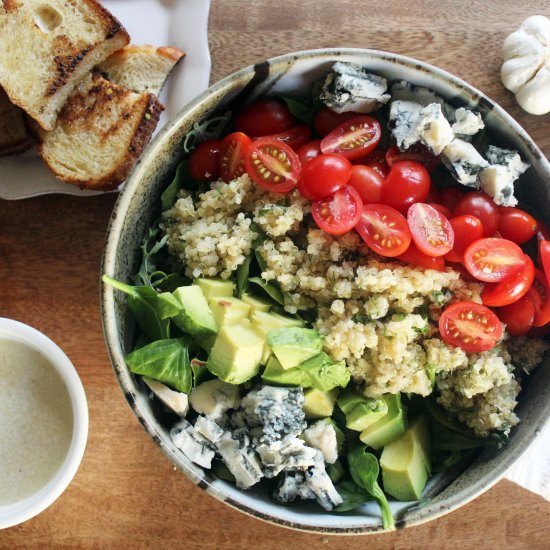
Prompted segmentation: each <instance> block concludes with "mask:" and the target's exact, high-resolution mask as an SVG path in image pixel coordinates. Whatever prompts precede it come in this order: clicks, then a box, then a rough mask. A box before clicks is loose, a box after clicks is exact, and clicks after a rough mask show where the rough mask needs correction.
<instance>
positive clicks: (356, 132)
mask: <svg viewBox="0 0 550 550" xmlns="http://www.w3.org/2000/svg"><path fill="white" fill-rule="evenodd" d="M381 136H382V128H381V126H380V123H379V122H378V121H377V120H376V119H375V118H373V117H371V116H367V115H364V116H358V117H355V118H352V119H350V120H347V121H346V122H344V123H342V124H340V125H339V126H337V127H336V128H335V129H334V130H332V132H330V134H328V135H326V136H325V137H324V138H323V140H322V141H321V151H323V153H339V154H341V155H343V156H345V157H346V158H347V159H349V160H354V159H358V158H361V157H363V156H365V155H367V154H368V153H370V152H371V151H373V150H374V149H376V146H377V145H378V142H379V141H380V137H381Z"/></svg>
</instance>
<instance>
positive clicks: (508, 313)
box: [496, 295, 535, 336]
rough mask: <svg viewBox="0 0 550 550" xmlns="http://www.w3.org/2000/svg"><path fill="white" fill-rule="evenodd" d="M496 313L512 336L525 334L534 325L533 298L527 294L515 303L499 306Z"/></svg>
mask: <svg viewBox="0 0 550 550" xmlns="http://www.w3.org/2000/svg"><path fill="white" fill-rule="evenodd" d="M496 314H497V315H498V318H499V319H500V320H501V321H502V322H503V323H504V324H505V325H506V330H507V331H508V333H509V334H510V335H511V336H523V335H524V334H527V333H528V332H529V330H530V329H531V327H532V326H533V321H534V319H535V306H534V305H533V300H531V298H530V297H529V296H528V295H526V296H524V297H523V298H520V299H519V300H518V301H517V302H514V303H513V304H510V305H508V306H504V307H499V308H497V311H496Z"/></svg>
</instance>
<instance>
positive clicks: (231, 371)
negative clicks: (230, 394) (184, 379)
mask: <svg viewBox="0 0 550 550" xmlns="http://www.w3.org/2000/svg"><path fill="white" fill-rule="evenodd" d="M263 349H264V339H263V338H262V337H261V336H260V335H259V334H258V333H257V332H256V331H255V330H254V329H253V327H252V325H251V324H250V321H249V320H248V319H243V320H241V321H237V322H235V323H234V324H225V325H222V327H221V329H220V332H219V333H218V336H217V338H216V341H215V342H214V346H213V347H212V351H211V352H210V356H209V357H208V362H207V363H206V367H207V368H208V370H209V371H210V372H211V373H212V374H214V375H216V376H217V377H218V378H220V379H221V380H224V381H225V382H229V383H230V384H241V383H243V382H246V381H247V380H250V379H251V378H252V377H254V376H256V375H257V374H258V372H259V371H260V361H261V359H262V353H263Z"/></svg>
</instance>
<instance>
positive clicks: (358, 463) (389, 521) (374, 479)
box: [348, 444, 395, 529]
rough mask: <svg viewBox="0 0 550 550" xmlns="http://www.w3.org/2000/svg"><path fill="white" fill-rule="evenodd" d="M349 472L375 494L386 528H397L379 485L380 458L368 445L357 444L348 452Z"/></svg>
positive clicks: (370, 492) (354, 479) (355, 480)
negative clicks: (369, 450) (368, 450)
mask: <svg viewBox="0 0 550 550" xmlns="http://www.w3.org/2000/svg"><path fill="white" fill-rule="evenodd" d="M348 464H349V473H350V475H351V477H352V479H353V481H354V482H355V483H356V484H357V485H359V487H361V488H362V489H364V490H365V491H366V492H367V493H368V494H369V495H371V496H373V497H374V498H375V500H376V501H377V502H378V506H379V507H380V511H381V512H382V525H383V526H384V529H395V521H394V519H393V514H392V511H391V508H390V505H389V503H388V499H387V498H386V495H385V494H384V491H382V489H381V488H380V485H378V476H379V474H380V466H379V464H378V459H377V458H376V457H375V456H374V455H373V454H372V453H369V452H367V446H366V445H363V444H356V445H355V447H352V448H351V449H350V451H349V452H348Z"/></svg>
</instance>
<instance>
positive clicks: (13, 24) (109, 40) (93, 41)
mask: <svg viewBox="0 0 550 550" xmlns="http://www.w3.org/2000/svg"><path fill="white" fill-rule="evenodd" d="M129 41H130V37H129V36H128V33H127V32H126V30H125V29H124V28H123V27H122V25H121V24H120V23H119V21H118V20H117V19H115V18H114V17H113V16H112V15H111V14H110V13H109V12H108V11H107V10H106V9H104V8H103V7H102V6H101V5H100V4H98V3H97V2H96V1H95V0H47V1H45V0H3V2H0V86H2V87H3V88H4V90H5V91H6V93H7V94H8V96H9V98H10V99H11V101H12V102H13V103H15V104H16V105H18V106H19V107H21V108H22V109H23V110H25V111H26V112H27V113H28V114H29V115H30V116H31V117H32V118H33V119H34V120H36V121H37V122H38V124H40V126H41V127H42V128H44V129H46V130H52V129H53V128H54V126H55V119H56V117H57V114H58V113H59V111H60V110H61V108H62V107H63V105H64V103H65V101H66V100H67V98H68V97H69V95H70V94H71V92H72V90H73V89H74V88H75V87H76V85H77V84H78V83H79V82H80V81H81V80H82V79H83V78H84V77H85V76H86V75H87V74H88V73H89V72H90V70H91V69H92V68H93V67H94V66H95V65H97V64H98V63H101V62H102V61H103V60H104V59H106V58H107V57H109V55H111V54H112V53H113V52H114V51H116V50H118V49H120V48H122V47H123V46H125V45H126V44H128V43H129Z"/></svg>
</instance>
